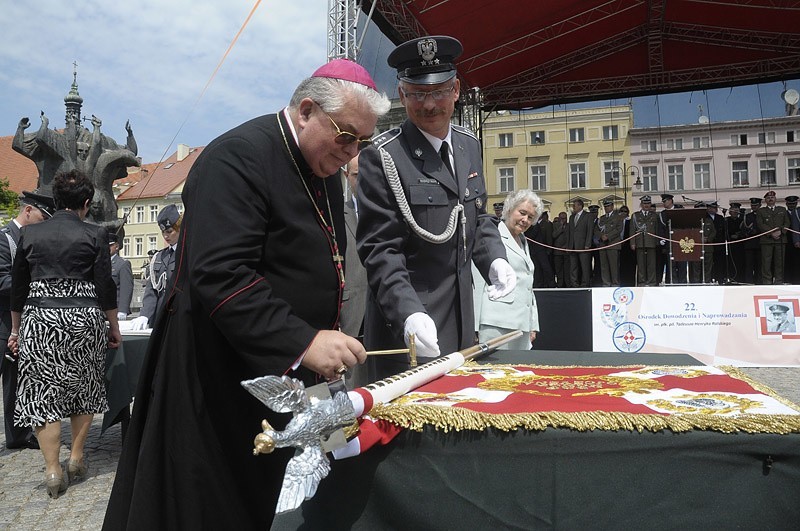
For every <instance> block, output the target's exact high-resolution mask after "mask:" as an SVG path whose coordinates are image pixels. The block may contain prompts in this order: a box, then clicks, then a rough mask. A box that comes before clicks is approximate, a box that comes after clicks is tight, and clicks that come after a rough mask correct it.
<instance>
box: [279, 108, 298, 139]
mask: <svg viewBox="0 0 800 531" xmlns="http://www.w3.org/2000/svg"><path fill="white" fill-rule="evenodd" d="M282 112H283V116H284V117H285V118H286V123H287V124H289V131H291V132H292V138H294V143H295V144H296V145H298V146H299V145H300V140H298V138H297V131H295V130H294V124H293V123H292V119H291V118H290V117H289V107H284V109H283V111H282Z"/></svg>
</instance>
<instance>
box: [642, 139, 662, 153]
mask: <svg viewBox="0 0 800 531" xmlns="http://www.w3.org/2000/svg"><path fill="white" fill-rule="evenodd" d="M642 151H658V142H657V141H655V140H642Z"/></svg>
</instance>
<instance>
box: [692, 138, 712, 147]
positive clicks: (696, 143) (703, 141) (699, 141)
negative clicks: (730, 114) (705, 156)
mask: <svg viewBox="0 0 800 531" xmlns="http://www.w3.org/2000/svg"><path fill="white" fill-rule="evenodd" d="M708 145H709V144H708V137H707V136H696V137H694V138H692V147H693V148H694V149H701V148H707V147H708Z"/></svg>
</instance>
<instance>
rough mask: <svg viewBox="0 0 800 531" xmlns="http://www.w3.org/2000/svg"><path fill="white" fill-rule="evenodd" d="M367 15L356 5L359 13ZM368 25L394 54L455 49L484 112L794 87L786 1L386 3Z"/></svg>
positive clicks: (791, 14)
mask: <svg viewBox="0 0 800 531" xmlns="http://www.w3.org/2000/svg"><path fill="white" fill-rule="evenodd" d="M371 4H372V0H368V1H365V2H363V3H362V10H363V11H364V13H369V11H370V9H371ZM373 19H374V20H375V22H376V23H377V24H378V26H379V27H380V28H381V30H382V31H383V33H384V34H386V36H387V37H389V38H390V39H391V40H392V41H393V42H395V43H396V44H399V43H401V42H404V41H406V40H409V39H412V38H416V37H421V36H424V35H451V36H453V37H455V38H457V39H459V40H460V41H461V43H462V44H463V45H464V53H463V55H462V56H461V57H460V58H459V59H458V61H457V63H458V69H459V75H460V76H461V78H462V80H463V84H466V85H467V86H466V87H464V86H463V84H462V90H463V89H469V88H474V87H479V88H480V92H481V97H482V101H481V103H482V105H483V106H484V107H485V108H497V109H503V108H507V109H519V108H527V107H543V106H546V105H550V104H556V103H567V102H574V101H590V100H599V99H611V98H619V97H630V96H640V95H646V94H656V93H667V92H682V91H688V90H695V89H700V88H713V87H721V86H733V85H743V84H748V83H762V82H766V81H777V80H783V79H792V78H796V77H798V75H800V4H799V3H798V2H797V1H793V0H731V1H725V2H717V1H710V0H709V1H697V0H669V1H668V2H667V1H653V0H536V1H533V2H532V1H529V0H462V1H459V2H448V1H441V0H439V1H433V0H382V1H381V2H378V3H377V5H376V9H375V14H374V15H373ZM464 93H465V94H467V95H471V94H472V93H471V92H469V91H466V90H465V91H464Z"/></svg>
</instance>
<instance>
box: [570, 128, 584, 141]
mask: <svg viewBox="0 0 800 531" xmlns="http://www.w3.org/2000/svg"><path fill="white" fill-rule="evenodd" d="M583 135H584V133H583V127H573V128H571V129H570V130H569V141H570V142H583V141H584V136H583Z"/></svg>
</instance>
